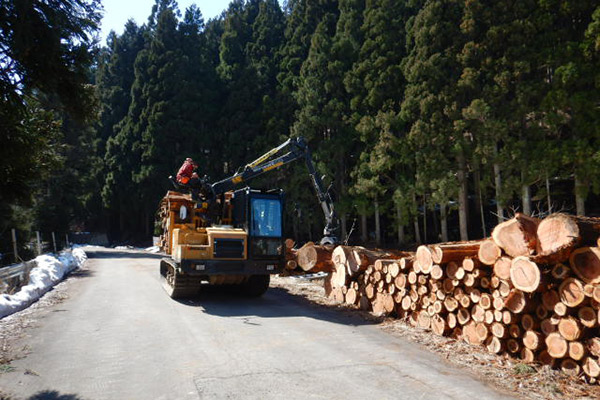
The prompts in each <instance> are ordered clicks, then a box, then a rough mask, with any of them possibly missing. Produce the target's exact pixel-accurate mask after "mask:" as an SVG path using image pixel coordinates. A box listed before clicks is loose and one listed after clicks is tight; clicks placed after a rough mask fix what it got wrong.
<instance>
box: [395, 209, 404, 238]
mask: <svg viewBox="0 0 600 400" xmlns="http://www.w3.org/2000/svg"><path fill="white" fill-rule="evenodd" d="M396 220H397V224H398V244H402V243H404V225H403V224H402V207H401V206H400V204H399V203H396Z"/></svg>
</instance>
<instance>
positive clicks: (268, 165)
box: [211, 137, 338, 244]
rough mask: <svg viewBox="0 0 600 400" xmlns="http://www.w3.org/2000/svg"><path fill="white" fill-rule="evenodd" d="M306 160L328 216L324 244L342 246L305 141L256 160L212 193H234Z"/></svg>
mask: <svg viewBox="0 0 600 400" xmlns="http://www.w3.org/2000/svg"><path fill="white" fill-rule="evenodd" d="M299 159H304V162H305V163H306V168H307V169H308V173H309V175H310V178H311V182H312V184H313V187H314V188H315V192H316V194H317V199H318V201H319V204H320V205H321V208H322V209H323V214H324V215H325V229H324V230H323V235H324V238H323V239H322V240H321V243H323V244H325V243H330V244H335V243H337V242H338V239H337V236H336V231H337V229H338V218H337V215H336V213H335V210H334V208H333V201H332V199H331V196H330V194H329V192H328V191H326V190H324V188H323V182H322V180H321V178H320V177H319V175H318V174H317V171H316V169H315V166H314V164H313V161H312V155H311V152H310V149H309V148H308V146H307V144H306V142H305V140H304V138H302V137H297V138H290V139H288V140H286V141H285V142H284V143H282V144H281V145H279V146H278V147H276V148H274V149H272V150H269V151H268V152H266V153H265V154H263V155H262V156H260V157H259V158H257V159H256V160H254V161H252V162H251V163H249V164H247V165H246V166H244V169H243V171H241V172H237V173H236V174H235V175H233V176H231V177H229V178H226V179H223V180H221V181H219V182H215V183H213V184H212V185H211V188H212V192H213V193H214V194H215V195H219V194H222V193H225V192H227V191H229V190H232V189H234V188H235V187H236V186H238V185H240V184H243V183H247V182H249V181H250V180H252V179H254V178H256V177H258V176H260V175H262V174H264V173H265V172H268V171H271V170H276V169H279V168H281V167H282V166H284V165H286V164H289V163H291V162H293V161H296V160H299Z"/></svg>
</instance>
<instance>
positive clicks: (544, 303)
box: [298, 214, 600, 382]
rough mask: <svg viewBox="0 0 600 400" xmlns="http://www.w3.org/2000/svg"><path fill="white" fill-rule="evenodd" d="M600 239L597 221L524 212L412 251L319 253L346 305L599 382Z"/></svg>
mask: <svg viewBox="0 0 600 400" xmlns="http://www.w3.org/2000/svg"><path fill="white" fill-rule="evenodd" d="M599 238H600V219H594V218H581V217H574V216H568V215H564V214H557V215H552V216H549V217H548V218H546V219H544V220H541V221H540V220H538V219H535V218H531V217H527V216H524V215H521V214H517V215H516V216H515V217H514V218H513V219H511V220H509V221H506V222H504V223H502V224H499V225H498V226H497V227H496V228H495V229H494V231H493V233H492V237H491V238H489V239H485V240H479V241H471V242H452V243H441V244H437V245H427V246H419V247H418V249H417V251H416V252H415V253H408V252H400V251H383V250H369V249H365V248H363V247H352V246H337V247H335V248H333V249H330V248H327V249H325V248H322V249H319V250H317V251H316V255H314V256H313V258H314V259H316V260H318V261H317V262H316V263H315V264H314V265H315V266H317V265H318V267H317V268H318V270H320V271H329V272H330V273H329V275H328V276H327V279H325V286H326V294H327V295H328V296H329V297H330V298H332V299H334V300H336V301H337V302H339V303H346V304H348V305H352V306H356V307H358V308H360V309H363V310H369V311H371V312H372V313H373V314H375V315H377V316H391V317H397V318H403V319H405V320H406V321H408V323H410V324H411V325H413V326H415V327H419V328H422V329H428V330H431V331H433V332H434V333H435V334H438V335H444V336H450V337H454V338H457V339H461V340H464V341H465V342H467V343H469V344H472V345H478V346H484V347H485V348H486V349H487V350H488V351H490V352H492V353H495V354H504V353H506V354H509V355H510V356H513V357H516V358H519V359H521V360H522V361H523V362H526V363H533V362H538V363H542V364H545V365H551V366H554V367H556V368H560V369H561V370H562V371H564V372H565V373H567V374H570V375H574V376H580V377H584V378H585V379H586V380H587V381H588V382H597V380H598V378H599V377H600V329H599V321H600V247H598V241H599ZM312 246H314V245H312ZM298 253H299V254H300V250H299V251H298ZM327 254H329V257H330V258H329V259H327Z"/></svg>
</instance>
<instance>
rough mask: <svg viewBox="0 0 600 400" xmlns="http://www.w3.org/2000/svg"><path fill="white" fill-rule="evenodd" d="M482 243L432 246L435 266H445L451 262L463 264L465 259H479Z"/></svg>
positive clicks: (478, 241)
mask: <svg viewBox="0 0 600 400" xmlns="http://www.w3.org/2000/svg"><path fill="white" fill-rule="evenodd" d="M481 242H482V241H481V240H477V241H470V242H451V243H440V244H437V245H433V246H430V248H431V256H432V260H433V262H434V263H435V264H445V263H448V262H450V261H460V262H462V260H463V259H465V258H473V257H477V253H478V252H479V247H480V246H481Z"/></svg>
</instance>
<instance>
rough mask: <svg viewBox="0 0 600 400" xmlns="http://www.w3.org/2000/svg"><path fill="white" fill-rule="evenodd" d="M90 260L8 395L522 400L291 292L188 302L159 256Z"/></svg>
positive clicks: (8, 380)
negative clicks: (170, 287) (163, 279)
mask: <svg viewBox="0 0 600 400" xmlns="http://www.w3.org/2000/svg"><path fill="white" fill-rule="evenodd" d="M88 256H89V257H90V259H89V260H88V262H87V264H86V265H85V267H84V268H85V270H84V271H83V272H84V277H83V278H80V279H77V281H76V282H75V283H76V284H70V286H69V287H68V294H69V297H68V298H67V299H66V300H64V301H62V302H60V303H58V304H55V305H52V306H48V307H46V309H43V310H40V311H39V315H37V318H36V319H37V323H36V324H35V326H34V327H31V328H28V329H27V331H26V335H25V336H24V337H23V338H22V339H20V342H19V346H22V347H23V348H26V349H28V354H27V356H26V357H24V358H22V359H18V360H15V361H13V362H12V363H11V369H12V371H10V372H4V373H0V389H1V390H2V392H4V393H8V394H9V395H11V396H13V397H14V398H16V399H20V398H35V399H45V398H47V399H56V400H58V399H61V400H77V399H111V400H112V399H144V400H147V399H344V400H345V399H411V400H412V399H436V400H437V399H472V398H477V399H478V400H483V399H503V398H510V397H508V395H506V394H503V393H499V392H497V391H495V390H494V389H492V388H490V387H488V386H487V385H486V384H485V383H482V382H481V381H479V380H477V379H476V378H475V377H473V376H472V375H470V374H469V373H468V372H466V371H464V370H461V369H459V368H457V367H453V366H451V365H449V364H446V363H445V361H443V360H442V359H440V358H439V356H437V355H435V354H432V353H430V352H429V351H427V350H425V349H423V348H420V347H419V346H418V345H416V344H414V343H411V342H409V341H406V340H403V339H402V338H397V337H394V336H392V335H390V334H388V333H386V332H384V331H382V330H381V329H380V328H379V327H378V326H377V325H372V324H371V323H369V322H368V321H364V320H363V319H362V318H360V317H359V316H348V315H345V314H342V313H339V312H336V311H335V310H332V309H327V308H323V307H319V306H313V305H310V304H307V302H306V301H303V300H301V299H299V298H296V297H294V296H292V295H290V294H288V293H287V292H285V291H283V290H281V289H270V290H269V291H268V292H267V294H266V295H265V296H264V297H262V298H260V299H248V298H243V297H235V296H233V295H228V294H224V293H219V292H215V291H212V292H210V293H204V294H203V295H201V296H200V297H199V298H198V299H194V300H188V301H181V302H178V301H174V300H171V299H170V298H168V297H167V296H166V294H165V293H164V292H163V289H162V287H161V286H160V284H159V280H158V259H157V258H155V257H153V255H149V254H147V253H135V252H126V251H121V252H119V251H113V250H102V251H99V250H98V251H92V252H88ZM1 322H2V321H0V323H1ZM0 329H1V325H0Z"/></svg>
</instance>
